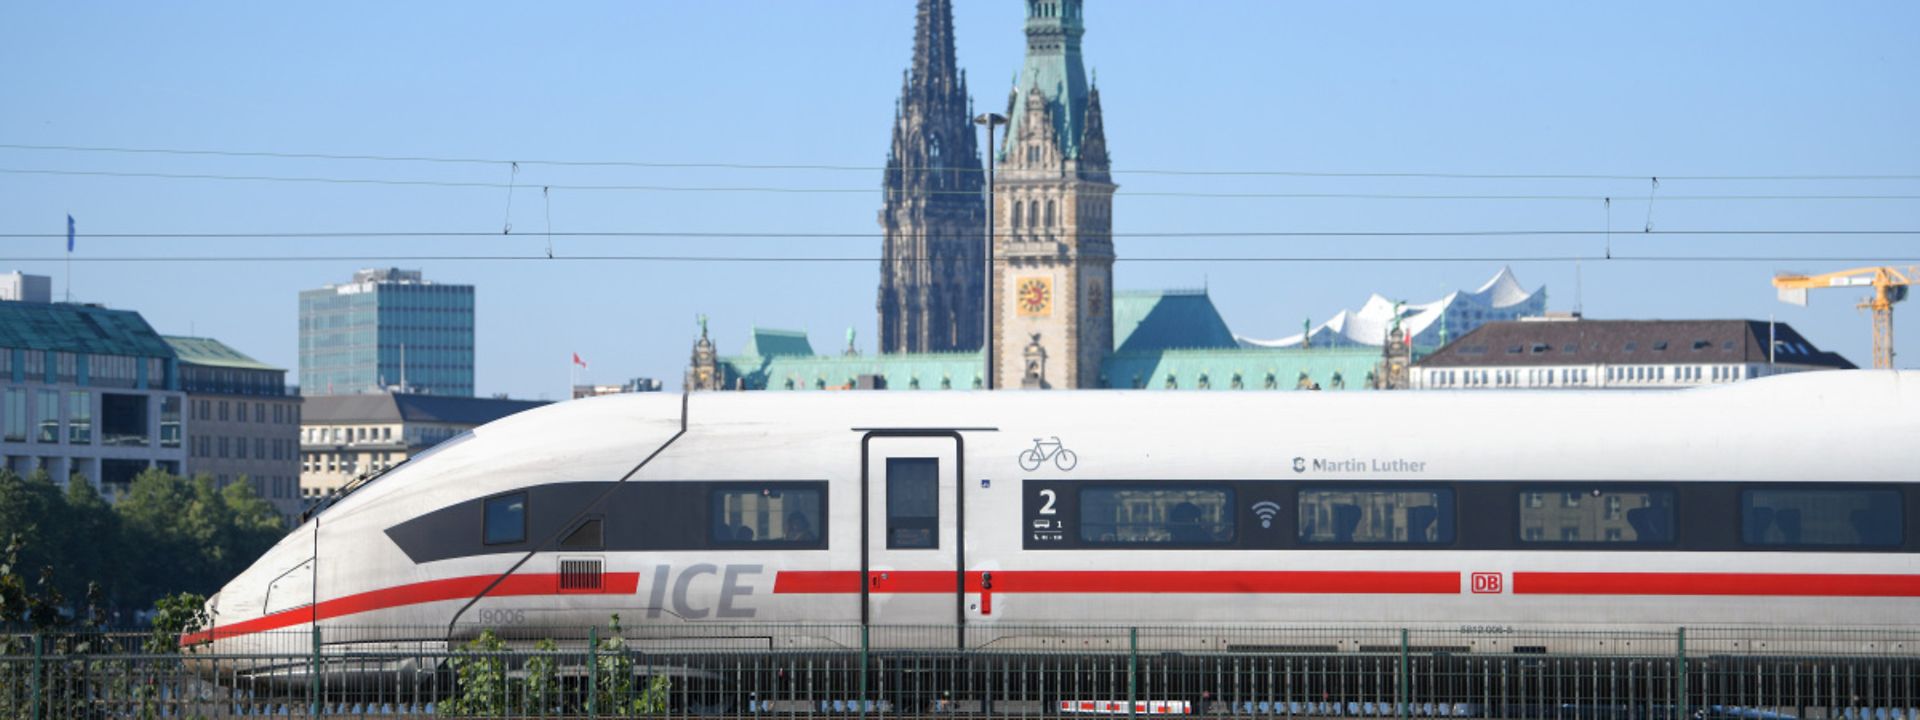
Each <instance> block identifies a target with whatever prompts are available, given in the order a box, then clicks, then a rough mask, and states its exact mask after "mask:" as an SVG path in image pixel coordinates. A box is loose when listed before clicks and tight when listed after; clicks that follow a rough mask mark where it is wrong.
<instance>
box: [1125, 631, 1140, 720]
mask: <svg viewBox="0 0 1920 720" xmlns="http://www.w3.org/2000/svg"><path fill="white" fill-rule="evenodd" d="M1139 678H1140V628H1137V627H1130V628H1127V717H1133V711H1134V705H1135V704H1136V703H1138V702H1139V699H1140V685H1139V682H1140V681H1139Z"/></svg>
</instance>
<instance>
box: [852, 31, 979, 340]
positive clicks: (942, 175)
mask: <svg viewBox="0 0 1920 720" xmlns="http://www.w3.org/2000/svg"><path fill="white" fill-rule="evenodd" d="M970 110H971V101H970V99H969V98H968V97H967V84H966V76H965V75H963V74H962V73H961V72H960V69H959V63H958V61H957V60H956V57H955V54H954V32H953V3H952V0H919V6H918V14H917V17H916V21H915V25H914V35H913V62H912V64H910V65H909V66H908V68H907V70H906V71H905V72H904V73H902V77H901V86H900V99H899V102H898V103H897V104H896V107H895V112H894V120H893V135H892V138H891V144H890V147H889V148H888V152H887V169H886V173H885V175H884V178H883V184H884V190H885V195H884V197H885V204H884V205H883V206H882V207H881V209H880V218H879V219H880V226H881V228H882V229H883V230H885V235H886V240H885V244H884V245H883V247H882V249H881V257H882V258H883V259H882V262H881V266H880V292H879V298H878V310H879V314H880V334H879V346H880V351H881V352H882V353H897V352H937V351H954V350H971V349H973V348H976V347H979V345H980V339H979V336H980V326H982V325H983V324H984V320H983V319H982V318H981V314H982V313H983V312H984V310H983V308H982V306H981V296H982V295H983V294H984V285H985V282H986V281H985V277H984V275H985V271H984V269H983V268H984V264H983V262H982V258H983V256H984V255H985V251H986V243H985V242H984V240H982V239H981V236H982V235H983V228H984V226H985V224H986V221H985V212H986V210H985V208H984V206H983V205H982V204H981V201H980V198H979V197H978V193H980V192H981V190H982V186H983V184H984V182H985V173H983V172H981V163H980V152H979V150H978V145H977V144H976V140H975V130H974V127H973V119H972V115H971V114H970V113H969V111H970Z"/></svg>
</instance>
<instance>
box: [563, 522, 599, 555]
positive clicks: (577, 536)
mask: <svg viewBox="0 0 1920 720" xmlns="http://www.w3.org/2000/svg"><path fill="white" fill-rule="evenodd" d="M605 534H606V533H605V531H604V529H603V528H602V527H601V523H600V518H589V519H588V520H587V521H586V522H583V523H580V524H579V525H577V526H575V527H574V528H573V532H570V533H567V536H566V537H565V538H564V539H562V540H561V541H560V547H563V548H574V549H599V547H600V545H601V539H602V538H603V537H604V536H605Z"/></svg>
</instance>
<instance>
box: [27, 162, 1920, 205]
mask: <svg viewBox="0 0 1920 720" xmlns="http://www.w3.org/2000/svg"><path fill="white" fill-rule="evenodd" d="M0 174H9V175H59V176H80V177H113V178H142V179H159V180H217V181H234V182H282V183H322V184H333V185H392V186H413V187H444V188H493V189H499V188H504V189H506V190H507V191H508V192H509V193H511V192H513V191H514V190H516V189H533V188H534V187H535V186H532V185H515V184H514V183H513V182H511V181H509V182H504V183H501V182H486V181H477V180H476V181H463V180H424V179H409V178H342V177H326V176H304V175H224V174H213V173H162V172H135V171H121V170H56V169H51V168H0ZM541 187H546V188H548V189H549V190H569V191H603V192H604V191H612V192H657V193H771V194H799V195H834V194H859V195H870V194H873V193H876V192H884V190H879V189H875V188H836V187H789V186H779V185H624V184H623V185H565V184H559V183H552V184H547V185H544V186H541ZM915 193H916V194H921V195H965V196H968V197H979V196H980V193H978V192H972V191H966V190H917V191H915ZM1114 194H1115V195H1120V196H1126V197H1178V198H1223V199H1234V198H1238V199H1268V200H1289V199H1290V200H1437V201H1450V200H1487V201H1564V202H1600V201H1603V200H1605V199H1606V196H1604V195H1566V194H1559V195H1554V194H1525V193H1497V194H1453V193H1359V192H1354V193H1337V192H1336V193H1327V192H1313V193H1296V192H1205V191H1187V190H1167V191H1159V190H1124V189H1122V190H1116V191H1114ZM1661 199H1662V200H1668V201H1720V202H1731V201H1769V202H1777V201H1796V202H1797V201H1849V200H1851V201H1880V200H1920V194H1872V195H1870V194H1824V195H1803V194H1764V195H1667V196H1662V197H1661Z"/></svg>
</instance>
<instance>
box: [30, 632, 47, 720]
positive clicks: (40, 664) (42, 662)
mask: <svg viewBox="0 0 1920 720" xmlns="http://www.w3.org/2000/svg"><path fill="white" fill-rule="evenodd" d="M44 652H45V650H44V649H43V646H41V644H40V633H34V634H33V720H40V718H41V713H42V712H44V710H43V708H42V702H43V699H42V698H41V696H42V695H45V694H46V693H45V692H44V691H43V688H42V687H41V684H40V676H41V675H43V674H45V673H46V671H47V670H46V656H45V655H44V654H43V653H44Z"/></svg>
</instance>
